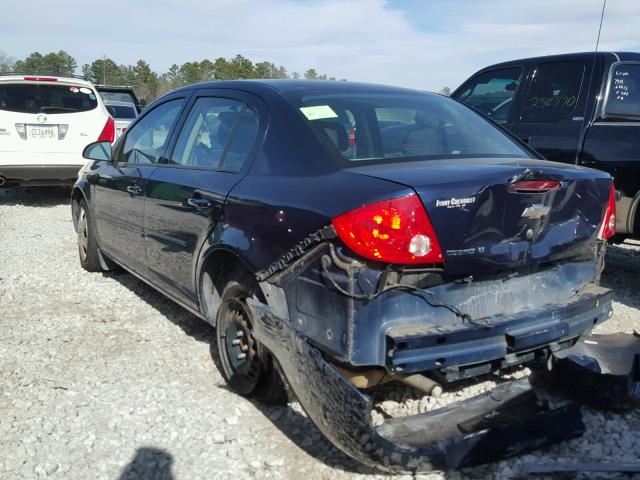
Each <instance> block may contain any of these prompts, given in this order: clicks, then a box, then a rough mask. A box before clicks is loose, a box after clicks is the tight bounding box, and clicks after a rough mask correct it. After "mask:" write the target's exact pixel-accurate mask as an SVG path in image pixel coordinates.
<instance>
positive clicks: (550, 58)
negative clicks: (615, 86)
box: [482, 51, 640, 70]
mask: <svg viewBox="0 0 640 480" xmlns="http://www.w3.org/2000/svg"><path fill="white" fill-rule="evenodd" d="M596 53H597V54H599V55H608V56H610V57H611V58H612V59H613V60H640V53H638V52H610V51H601V52H575V53H562V54H558V55H543V56H539V57H528V58H519V59H516V60H509V61H506V62H500V63H494V64H493V65H489V66H486V67H484V68H483V69H482V70H489V69H494V68H499V67H507V66H511V65H514V64H520V63H538V62H562V61H571V60H589V59H593V55H594V54H596Z"/></svg>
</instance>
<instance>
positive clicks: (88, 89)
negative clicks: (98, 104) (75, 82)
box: [80, 87, 93, 95]
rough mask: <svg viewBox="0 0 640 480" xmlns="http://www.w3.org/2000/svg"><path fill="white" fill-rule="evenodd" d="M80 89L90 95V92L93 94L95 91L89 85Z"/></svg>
mask: <svg viewBox="0 0 640 480" xmlns="http://www.w3.org/2000/svg"><path fill="white" fill-rule="evenodd" d="M80 91H81V92H82V93H86V94H87V95H90V94H92V93H93V92H92V91H91V89H90V88H87V87H80Z"/></svg>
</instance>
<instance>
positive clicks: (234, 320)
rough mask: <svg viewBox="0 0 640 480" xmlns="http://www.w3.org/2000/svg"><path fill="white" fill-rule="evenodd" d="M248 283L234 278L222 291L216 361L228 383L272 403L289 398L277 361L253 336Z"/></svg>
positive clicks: (251, 395)
mask: <svg viewBox="0 0 640 480" xmlns="http://www.w3.org/2000/svg"><path fill="white" fill-rule="evenodd" d="M248 283H249V282H239V281H235V280H232V281H230V282H228V283H227V285H226V286H225V288H224V291H223V292H222V296H221V303H220V308H219V309H218V314H217V319H216V343H217V349H216V352H217V357H218V358H217V359H216V360H217V363H218V365H219V366H220V367H221V369H220V370H221V372H222V375H223V377H224V379H225V380H226V382H227V384H228V385H229V386H230V387H231V388H233V389H234V390H235V391H236V392H237V393H239V394H240V395H242V396H245V397H249V398H255V399H257V400H259V401H261V402H263V403H266V404H269V405H282V404H286V403H287V401H288V395H287V390H286V388H285V385H284V382H283V380H282V377H281V376H280V373H279V372H278V369H277V368H276V365H275V360H274V358H273V356H272V355H271V353H270V352H268V351H267V350H266V349H265V348H264V347H263V346H262V345H261V344H260V343H259V342H258V341H257V340H256V339H255V338H254V337H253V333H252V332H253V329H252V317H251V311H250V310H249V308H248V306H247V304H246V299H247V298H249V297H251V296H253V293H254V292H253V291H252V289H251V288H249V287H248V286H247V285H248Z"/></svg>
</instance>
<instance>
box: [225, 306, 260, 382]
mask: <svg viewBox="0 0 640 480" xmlns="http://www.w3.org/2000/svg"><path fill="white" fill-rule="evenodd" d="M218 328H220V329H221V330H222V337H221V342H220V347H222V349H223V352H221V353H222V354H223V356H224V361H225V363H226V364H227V367H228V370H229V373H230V377H231V379H232V381H233V383H234V384H235V386H236V388H238V389H239V390H241V391H243V392H245V393H251V392H252V391H253V390H254V389H255V388H256V386H257V385H258V381H259V379H260V373H261V372H262V362H261V359H260V353H259V347H258V343H257V341H256V340H255V338H254V337H253V333H252V328H251V321H250V317H249V312H248V311H247V309H246V308H245V307H244V305H243V304H242V302H241V301H239V300H235V299H234V300H230V301H228V303H227V305H226V306H225V311H224V324H223V325H218Z"/></svg>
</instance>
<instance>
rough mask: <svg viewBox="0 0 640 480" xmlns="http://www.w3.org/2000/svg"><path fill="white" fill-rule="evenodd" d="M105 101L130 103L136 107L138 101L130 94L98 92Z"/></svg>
mask: <svg viewBox="0 0 640 480" xmlns="http://www.w3.org/2000/svg"><path fill="white" fill-rule="evenodd" d="M98 93H99V94H100V96H101V97H102V99H103V100H111V101H114V102H128V103H133V104H134V105H135V103H136V99H135V98H134V97H133V95H131V94H130V93H129V92H105V91H99V92H98Z"/></svg>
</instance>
